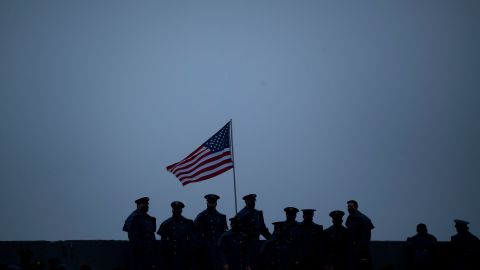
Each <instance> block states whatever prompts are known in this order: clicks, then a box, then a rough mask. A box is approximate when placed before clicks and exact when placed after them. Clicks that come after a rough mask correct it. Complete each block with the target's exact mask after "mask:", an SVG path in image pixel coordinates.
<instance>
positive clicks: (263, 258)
mask: <svg viewBox="0 0 480 270" xmlns="http://www.w3.org/2000/svg"><path fill="white" fill-rule="evenodd" d="M273 226H274V231H273V235H272V236H271V237H270V238H269V239H268V240H266V241H265V242H264V243H263V246H262V248H261V249H260V254H259V261H260V263H259V265H260V266H261V269H265V270H292V269H298V265H297V264H296V261H295V254H294V253H293V250H292V247H293V243H292V242H291V240H290V239H289V236H288V225H287V224H286V222H285V221H278V222H274V223H273Z"/></svg>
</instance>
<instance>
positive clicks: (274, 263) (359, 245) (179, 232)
mask: <svg viewBox="0 0 480 270" xmlns="http://www.w3.org/2000/svg"><path fill="white" fill-rule="evenodd" d="M219 198H220V197H219V196H217V195H215V194H208V195H205V199H206V203H207V207H206V209H205V210H204V211H202V212H201V213H199V214H198V215H197V217H196V218H195V219H194V220H191V219H188V218H186V217H184V216H182V209H183V208H184V207H185V205H184V204H183V203H182V202H179V201H174V202H172V203H171V207H172V216H171V217H170V218H168V219H166V220H165V221H163V222H162V223H161V224H160V226H159V227H158V229H157V225H156V224H157V222H156V219H155V218H154V217H152V216H150V215H149V214H148V210H149V198H148V197H142V198H139V199H137V200H135V203H136V209H135V210H134V211H133V212H132V213H131V214H130V215H129V216H128V217H127V219H126V220H125V224H124V226H123V230H124V231H125V232H127V233H128V239H129V244H130V252H131V254H130V255H131V256H130V260H129V261H130V264H129V265H128V268H127V267H125V268H116V269H114V270H126V269H130V270H145V269H150V270H151V269H165V270H260V269H262V270H282V269H285V270H287V269H291V270H313V269H319V270H364V269H365V270H367V269H372V258H371V253H370V238H371V231H372V230H373V228H374V226H373V223H372V221H371V220H370V218H368V217H367V216H366V215H365V214H363V213H362V212H360V211H359V210H358V203H357V202H356V201H354V200H350V201H348V202H347V212H348V216H347V218H346V221H345V224H344V222H343V218H344V216H345V212H343V211H341V210H334V211H332V212H330V213H329V216H330V217H331V218H332V225H331V226H329V227H328V228H323V226H322V225H319V224H316V223H314V222H313V217H314V212H315V209H302V210H301V211H302V213H303V220H302V221H301V222H299V221H297V214H298V212H300V210H299V209H297V208H295V207H286V208H285V209H284V211H285V215H286V218H285V220H282V221H278V222H274V223H273V226H274V230H273V233H270V232H269V230H268V228H267V227H266V225H265V223H264V218H263V212H262V211H260V210H258V209H256V208H255V202H256V195H255V194H249V195H246V196H244V197H243V199H244V201H245V207H244V208H243V209H241V211H239V212H238V213H237V214H236V215H235V216H234V217H232V218H230V219H229V220H230V228H228V226H227V217H226V216H225V215H224V214H221V213H219V212H218V211H217V210H216V206H217V201H218V199H219ZM468 224H469V223H468V222H466V221H463V220H455V228H456V230H457V234H455V235H454V236H452V237H451V241H450V242H449V243H448V244H449V249H448V250H449V253H448V254H449V255H450V256H451V258H449V259H448V260H445V259H444V258H443V259H442V258H440V257H441V256H442V255H443V254H442V253H441V252H438V251H439V245H438V243H437V239H436V238H435V236H433V235H431V234H429V233H428V230H427V226H426V225H425V224H418V225H417V234H416V235H414V236H412V237H408V238H407V240H406V241H405V255H406V259H407V266H406V268H407V269H412V270H420V269H422V270H429V269H432V270H433V269H458V270H460V269H472V270H473V269H475V270H480V264H479V261H480V257H479V255H480V254H479V240H478V238H477V237H476V236H474V235H473V234H472V233H470V231H469V228H468ZM155 233H157V234H158V235H159V236H160V241H157V240H156V238H155ZM260 236H263V237H264V238H265V239H266V240H260ZM20 257H21V260H20V261H21V263H20V265H19V266H7V265H1V266H0V267H1V268H0V270H3V269H22V270H44V269H48V270H58V269H69V270H71V268H69V267H67V266H66V265H65V264H62V263H61V262H60V261H59V260H58V259H50V260H48V261H47V262H46V263H45V262H43V261H39V260H36V261H32V260H31V257H32V256H31V253H28V251H21V252H20ZM447 261H448V264H446V263H445V262H447ZM89 269H92V268H91V267H89V266H88V265H83V266H81V268H80V270H89ZM382 269H393V268H388V266H387V267H385V268H382Z"/></svg>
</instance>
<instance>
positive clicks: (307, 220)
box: [294, 209, 325, 270]
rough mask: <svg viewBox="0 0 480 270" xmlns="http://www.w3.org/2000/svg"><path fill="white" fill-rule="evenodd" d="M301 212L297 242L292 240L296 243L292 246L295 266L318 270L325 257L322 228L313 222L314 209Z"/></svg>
mask: <svg viewBox="0 0 480 270" xmlns="http://www.w3.org/2000/svg"><path fill="white" fill-rule="evenodd" d="M302 212H303V221H302V222H300V223H299V226H298V228H299V236H298V240H295V239H294V241H295V242H298V244H295V245H294V247H295V250H294V254H295V260H296V264H299V265H300V269H305V270H311V269H312V270H313V269H320V268H321V267H322V266H323V264H324V257H325V248H324V241H325V239H324V234H323V226H322V225H319V224H316V223H315V222H313V216H314V212H315V209H303V210H302ZM299 251H300V252H299ZM299 255H300V256H299Z"/></svg>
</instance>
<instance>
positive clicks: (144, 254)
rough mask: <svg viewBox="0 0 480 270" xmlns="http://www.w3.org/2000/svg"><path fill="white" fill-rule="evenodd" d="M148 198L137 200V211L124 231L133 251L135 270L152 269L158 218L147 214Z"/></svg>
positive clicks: (127, 222) (129, 218) (124, 226)
mask: <svg viewBox="0 0 480 270" xmlns="http://www.w3.org/2000/svg"><path fill="white" fill-rule="evenodd" d="M149 201H150V199H149V198H148V197H142V198H139V199H137V200H135V203H136V204H137V209H136V210H135V211H133V212H132V213H131V214H130V215H129V216H128V217H127V219H126V220H125V224H124V225H123V231H125V232H127V233H128V240H129V242H130V246H131V251H132V264H133V266H132V267H133V269H135V270H137V269H138V270H143V269H151V267H152V264H153V259H154V252H155V229H156V227H157V225H156V218H154V217H152V216H150V215H149V214H147V212H148V210H149Z"/></svg>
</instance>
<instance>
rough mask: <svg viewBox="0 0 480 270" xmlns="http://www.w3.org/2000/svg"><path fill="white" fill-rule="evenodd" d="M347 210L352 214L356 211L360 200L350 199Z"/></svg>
mask: <svg viewBox="0 0 480 270" xmlns="http://www.w3.org/2000/svg"><path fill="white" fill-rule="evenodd" d="M347 210H348V213H350V214H352V213H355V212H356V211H357V210H358V202H357V201H355V200H349V201H348V202H347Z"/></svg>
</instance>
